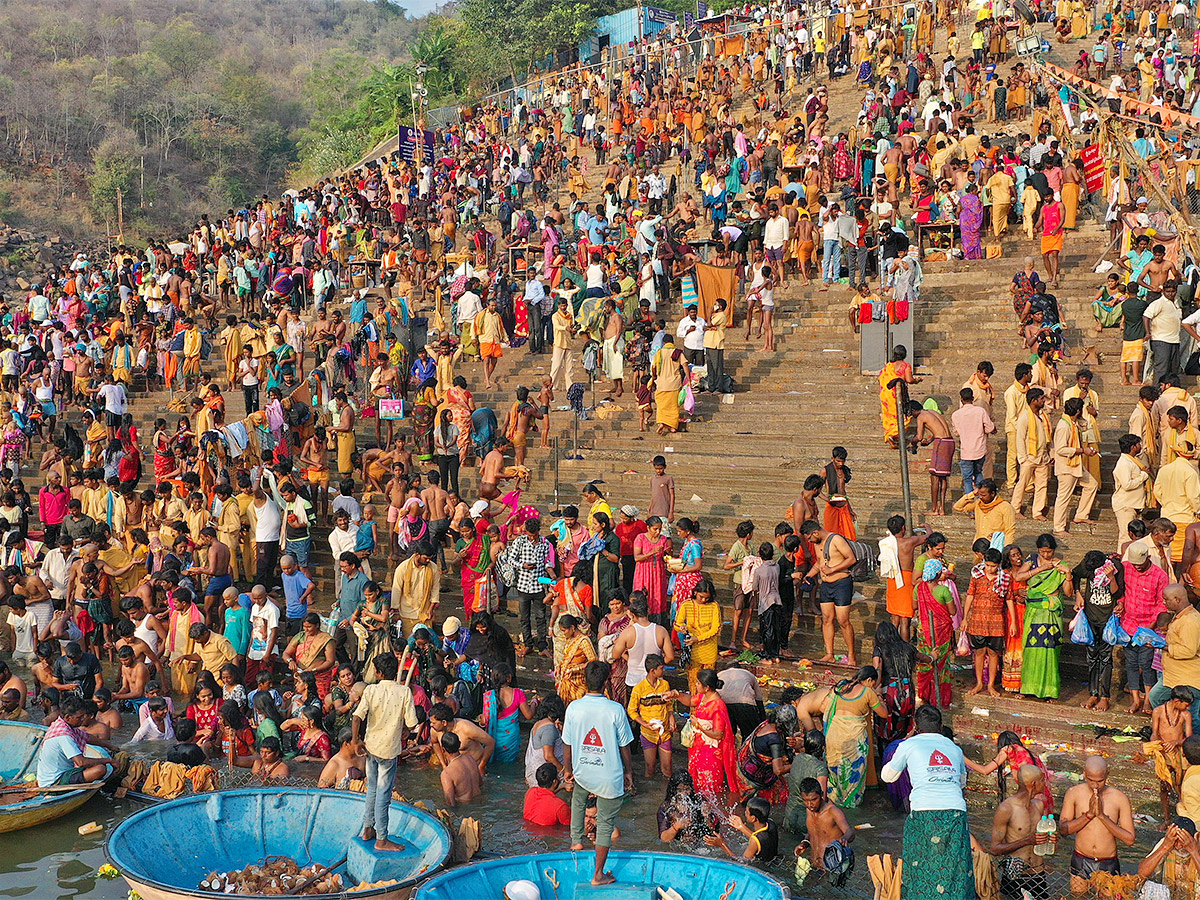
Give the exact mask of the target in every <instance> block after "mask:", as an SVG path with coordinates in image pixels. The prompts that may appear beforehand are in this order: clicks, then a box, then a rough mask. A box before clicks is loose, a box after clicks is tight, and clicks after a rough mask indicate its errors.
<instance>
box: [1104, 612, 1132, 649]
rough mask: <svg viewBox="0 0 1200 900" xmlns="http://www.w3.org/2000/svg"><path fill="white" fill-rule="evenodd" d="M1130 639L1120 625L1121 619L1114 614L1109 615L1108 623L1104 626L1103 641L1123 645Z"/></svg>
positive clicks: (1113, 644)
mask: <svg viewBox="0 0 1200 900" xmlns="http://www.w3.org/2000/svg"><path fill="white" fill-rule="evenodd" d="M1130 640H1131V638H1130V637H1129V632H1127V631H1126V630H1125V629H1124V628H1122V627H1121V620H1120V619H1118V618H1117V617H1116V615H1115V614H1114V615H1112V616H1110V617H1109V620H1108V624H1107V625H1105V626H1104V643H1106V644H1110V645H1112V646H1113V647H1124V646H1125V645H1127V644H1128V643H1129V641H1130Z"/></svg>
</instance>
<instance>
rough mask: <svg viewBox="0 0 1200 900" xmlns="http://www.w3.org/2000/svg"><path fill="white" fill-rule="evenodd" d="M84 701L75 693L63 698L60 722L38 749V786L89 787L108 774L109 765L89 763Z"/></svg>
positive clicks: (100, 762)
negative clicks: (85, 785) (66, 785)
mask: <svg viewBox="0 0 1200 900" xmlns="http://www.w3.org/2000/svg"><path fill="white" fill-rule="evenodd" d="M83 717H84V708H83V701H82V700H81V699H80V698H79V697H76V696H75V695H74V694H68V695H66V696H64V697H63V699H62V703H61V704H60V706H59V714H58V719H57V720H56V721H55V722H54V723H53V724H52V725H51V726H50V730H49V731H47V732H46V736H45V737H44V738H42V745H41V747H39V748H38V764H37V783H38V787H50V786H51V785H55V784H85V783H89V782H92V781H99V780H100V779H101V778H104V777H105V776H106V775H107V774H108V764H107V763H105V762H102V761H100V760H97V759H93V760H92V761H91V762H89V761H88V758H87V755H86V750H87V742H88V733H87V732H86V731H84V730H83V728H82V726H83Z"/></svg>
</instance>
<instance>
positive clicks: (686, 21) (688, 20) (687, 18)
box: [683, 13, 696, 31]
mask: <svg viewBox="0 0 1200 900" xmlns="http://www.w3.org/2000/svg"><path fill="white" fill-rule="evenodd" d="M695 24H696V17H695V16H693V15H692V14H691V13H684V14H683V30H684V31H691V30H692V26H693V25H695Z"/></svg>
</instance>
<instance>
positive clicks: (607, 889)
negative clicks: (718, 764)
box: [413, 852, 790, 900]
mask: <svg viewBox="0 0 1200 900" xmlns="http://www.w3.org/2000/svg"><path fill="white" fill-rule="evenodd" d="M595 865H596V857H595V854H594V853H591V852H587V853H583V852H580V853H569V852H567V853H539V854H537V855H536V856H513V857H510V858H508V859H489V860H486V861H484V862H477V863H472V864H471V865H466V866H459V867H458V868H454V869H450V870H448V871H446V872H443V873H442V874H441V875H438V876H437V877H436V878H431V879H430V880H429V881H427V882H426V883H425V884H423V885H421V887H419V888H418V889H417V892H416V894H414V895H413V900H466V898H471V900H502V898H503V897H504V886H505V885H506V884H508V883H509V882H510V881H516V880H519V879H524V880H528V881H532V882H533V883H534V884H536V885H537V886H538V889H539V890H540V891H541V895H542V900H657V898H658V896H659V895H658V891H657V889H658V888H662V889H663V890H664V891H666V890H668V889H673V890H674V891H675V892H676V893H677V894H678V895H679V896H680V897H682V898H683V900H718V898H720V900H788V898H789V897H790V894H789V893H788V890H787V888H785V887H784V886H783V885H782V884H781V883H780V882H779V881H777V880H776V879H774V878H772V877H771V876H770V875H768V874H767V873H765V872H763V871H761V870H759V869H754V868H751V867H750V866H747V865H742V864H740V863H736V862H733V861H731V860H727V859H714V858H711V857H707V856H688V855H685V854H682V853H638V852H624V853H615V852H614V853H610V854H609V855H608V863H607V866H606V868H607V869H608V871H610V872H612V874H613V876H614V877H615V878H616V879H617V880H616V883H614V884H605V885H599V886H597V885H593V884H592V883H591V882H592V872H593V870H594V869H595ZM555 882H557V886H555Z"/></svg>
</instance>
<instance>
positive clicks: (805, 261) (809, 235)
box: [792, 213, 815, 284]
mask: <svg viewBox="0 0 1200 900" xmlns="http://www.w3.org/2000/svg"><path fill="white" fill-rule="evenodd" d="M797 216H798V217H799V218H798V221H797V222H796V225H795V229H794V230H793V231H792V235H793V237H794V239H795V242H796V266H797V268H798V269H799V270H800V277H801V278H802V279H803V284H812V276H810V275H809V274H808V267H809V266H810V265H811V264H812V261H813V248H814V247H815V244H814V243H813V223H812V218H811V217H810V216H801V215H799V213H797Z"/></svg>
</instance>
